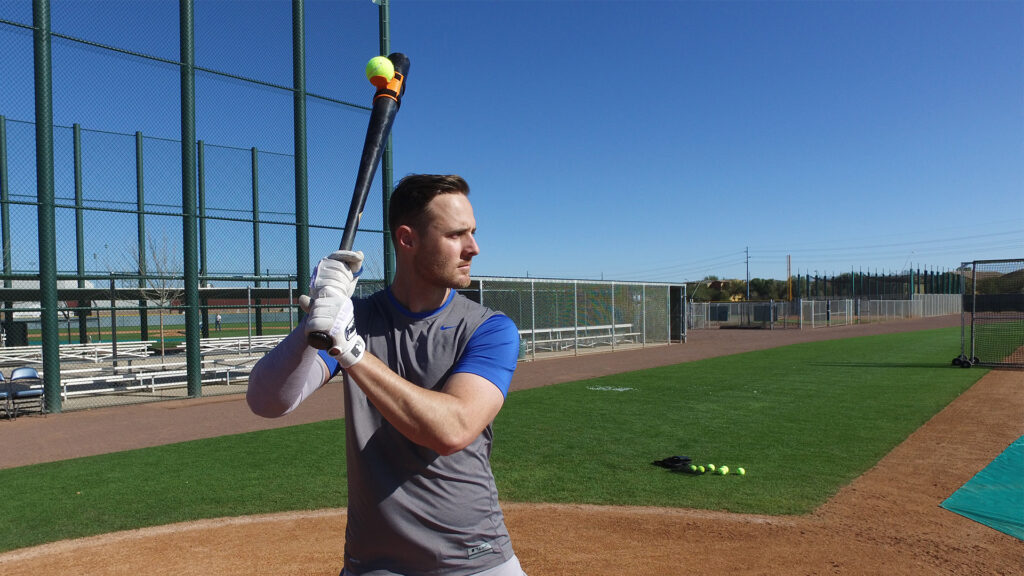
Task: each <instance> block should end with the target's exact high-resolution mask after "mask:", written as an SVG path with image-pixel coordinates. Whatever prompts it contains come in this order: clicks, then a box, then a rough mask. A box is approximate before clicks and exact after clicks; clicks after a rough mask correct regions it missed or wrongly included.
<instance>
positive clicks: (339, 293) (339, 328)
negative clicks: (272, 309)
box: [299, 250, 366, 368]
mask: <svg viewBox="0 0 1024 576" xmlns="http://www.w3.org/2000/svg"><path fill="white" fill-rule="evenodd" d="M362 264H363V253H362V252H351V251H348V250H339V251H337V252H334V253H333V254H331V255H330V256H328V257H326V258H324V259H322V260H320V263H319V264H317V267H316V270H315V271H314V272H313V278H312V279H310V282H309V293H310V296H312V298H310V297H309V296H305V295H303V296H299V306H300V307H301V308H302V309H303V311H305V312H306V313H307V314H308V315H309V316H308V317H307V318H306V334H307V335H309V334H310V333H311V332H322V333H325V334H327V335H329V336H330V337H331V338H332V339H333V344H332V346H331V347H330V348H329V349H328V350H327V353H328V354H330V355H331V356H332V357H334V358H335V359H336V360H338V363H339V364H341V367H342V368H348V367H349V366H352V365H353V364H355V363H356V362H359V360H361V359H362V357H363V352H364V351H365V349H366V346H365V344H364V343H363V339H362V338H361V337H360V336H359V334H357V333H356V326H355V318H354V317H353V313H352V299H351V296H352V293H353V292H355V287H356V282H357V279H358V277H359V274H360V273H361V272H362Z"/></svg>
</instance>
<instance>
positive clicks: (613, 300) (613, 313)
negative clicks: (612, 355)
mask: <svg viewBox="0 0 1024 576" xmlns="http://www.w3.org/2000/svg"><path fill="white" fill-rule="evenodd" d="M611 289H612V350H615V282H612V284H611ZM644 304H646V302H645V303H644Z"/></svg>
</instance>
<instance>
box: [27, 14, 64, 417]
mask: <svg viewBox="0 0 1024 576" xmlns="http://www.w3.org/2000/svg"><path fill="white" fill-rule="evenodd" d="M32 24H33V27H34V30H33V42H32V46H33V58H34V64H35V120H36V202H38V206H37V208H36V214H37V217H38V234H39V276H38V278H39V288H40V290H39V292H40V294H39V305H40V319H39V323H40V327H41V328H42V332H43V337H42V339H43V343H42V346H43V377H44V378H43V389H44V390H45V394H46V409H47V410H49V411H50V412H60V411H61V394H60V332H59V331H60V326H59V325H58V322H57V227H56V226H57V224H56V215H55V206H54V184H53V74H52V72H53V68H52V60H51V52H50V2H49V0H33V2H32Z"/></svg>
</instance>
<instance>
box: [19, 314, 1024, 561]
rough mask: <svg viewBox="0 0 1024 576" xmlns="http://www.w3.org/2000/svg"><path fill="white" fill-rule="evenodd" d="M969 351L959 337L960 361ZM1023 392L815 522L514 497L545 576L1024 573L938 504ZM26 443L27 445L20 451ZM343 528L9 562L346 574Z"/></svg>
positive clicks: (97, 443)
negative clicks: (540, 501)
mask: <svg viewBox="0 0 1024 576" xmlns="http://www.w3.org/2000/svg"><path fill="white" fill-rule="evenodd" d="M958 323H959V317H944V318H939V319H926V320H914V321H902V322H889V323H885V324H871V325H864V326H850V327H844V328H832V329H819V330H804V331H797V330H792V331H782V332H772V333H769V332H764V331H747V330H735V331H732V330H709V331H698V332H693V333H691V337H690V341H689V342H688V343H687V344H685V345H673V346H668V347H655V348H646V349H643V350H635V351H626V352H616V353H614V354H600V355H588V356H581V357H578V358H565V359H558V360H544V361H538V362H532V363H527V364H523V365H522V366H521V367H520V369H519V370H518V372H517V375H516V381H515V382H514V385H513V389H522V388H528V387H532V386H539V385H545V384H552V383H557V382H563V381H568V380H575V379H580V378H588V377H591V376H596V375H601V374H606V373H612V372H622V371H627V370H633V369H637V368H642V367H647V366H654V365H664V364H672V363H677V362H683V361H689V360H694V359H698V358H703V357H708V356H717V355H723V354H731V353H735V352H741V351H746V350H753V349H759V348H767V347H772V346H780V345H784V344H790V343H795V342H802V341H810V340H820V339H826V338H827V339H832V338H845V337H852V336H860V335H866V334H878V333H882V332H891V331H906V330H920V329H927V328H935V327H941V326H949V325H954V324H958ZM956 348H958V346H956V345H955V344H954V345H951V348H950V350H951V355H950V359H952V357H953V356H955V354H956V352H958V350H957V349H956ZM950 369H953V368H950ZM339 389H340V387H338V386H328V387H327V388H325V390H324V391H321V392H320V393H319V395H320V396H321V398H319V399H317V400H315V401H310V402H307V403H306V405H304V406H303V407H300V409H299V411H297V412H296V413H295V414H293V415H291V416H290V417H288V418H285V419H283V421H267V420H260V419H257V418H255V417H252V416H251V415H249V414H248V412H247V411H246V410H245V407H244V401H242V400H241V399H240V398H239V397H220V398H204V399H199V400H185V401H173V402H164V403H160V404H149V405H142V406H127V407H118V408H110V409H101V410H92V411H88V412H76V413H68V414H61V415H53V416H49V417H46V418H22V419H19V420H16V421H14V422H10V423H3V424H2V425H0V430H3V431H4V433H3V437H4V440H5V442H4V443H3V448H2V450H3V458H2V459H0V462H2V464H0V466H3V467H10V466H20V465H24V464H28V463H32V462H37V461H45V460H56V459H62V458H68V457H73V456H79V455H86V454H97V453H102V452H109V451H115V450H124V449H128V448H134V447H140V446H148V445H154V444H160V443H166V442H177V441H182V440H188V439H192V438H199V437H208V436H216V435H220V434H227V433H235V432H243V431H247V430H253V429H261V428H268V427H273V426H288V425H294V424H298V423H300V422H305V421H314V420H319V419H324V418H336V417H338V416H339V415H340V412H341V409H340V403H341V400H340V394H339V391H340V390H339ZM1022 392H1024V373H1022V372H1020V371H992V372H990V373H989V374H988V375H986V376H985V377H984V378H982V379H981V380H980V381H979V382H978V383H977V384H975V385H974V386H973V387H971V389H969V390H968V391H967V392H965V393H964V394H962V395H961V396H960V397H959V398H957V399H956V400H955V401H954V402H953V403H951V404H950V405H949V406H948V407H946V408H945V409H944V410H943V411H941V412H940V413H939V414H937V415H936V416H935V417H934V418H932V419H931V420H930V421H929V422H928V423H926V424H925V425H924V426H923V427H921V428H920V429H918V430H917V431H916V432H915V433H914V434H912V435H911V436H910V437H909V438H908V439H907V440H906V441H905V442H904V443H902V444H900V445H899V446H898V447H896V448H895V449H894V450H893V451H892V452H891V453H889V454H888V455H887V456H886V457H885V458H884V459H883V460H882V461H881V462H879V463H878V465H876V466H875V467H874V468H872V469H871V470H869V471H868V472H867V473H866V474H864V475H863V476H861V477H860V478H858V479H857V480H856V481H854V482H853V483H851V484H850V485H848V486H846V487H844V488H843V489H841V490H840V492H839V493H838V494H837V495H836V496H835V497H834V498H832V499H831V500H829V501H828V502H827V503H825V504H824V505H823V506H821V507H820V508H819V509H818V510H816V511H814V512H813V513H811V514H809V515H805V516H785V517H770V516H752V515H737V514H727V513H718V512H709V511H701V510H686V509H664V508H637V507H604V506H563V505H557V506H556V505H546V504H519V503H505V504H504V508H505V513H506V517H507V521H508V525H509V529H510V531H511V533H512V539H513V544H514V545H515V547H516V551H517V553H518V555H519V557H520V559H521V561H522V564H523V567H524V569H526V571H527V572H528V573H529V574H531V575H532V576H538V575H569V574H588V575H591V574H608V575H612V574H614V575H619V574H684V573H695V574H712V575H717V574H730V575H731V574H879V573H885V574H887V575H900V574H915V575H917V574H920V575H925V574H927V575H931V574H958V575H959V574H963V575H968V574H970V575H974V574H1024V542H1021V541H1020V540H1017V539H1015V538H1013V537H1011V536H1008V535H1006V534H1003V533H1001V532H998V531H996V530H992V529H990V528H988V527H985V526H983V525H981V524H978V523H975V522H973V521H971V520H968V519H966V518H964V517H962V516H959V515H957V514H954V513H952V512H949V511H946V510H944V509H942V508H940V507H939V504H940V503H941V502H942V501H943V500H944V499H945V498H947V497H948V496H949V495H950V494H952V493H953V492H954V491H955V490H956V489H958V488H959V487H960V486H961V485H962V484H963V483H964V482H966V481H968V480H969V479H970V478H971V477H972V476H973V475H974V474H975V473H977V472H978V471H979V470H980V469H981V468H983V467H984V466H985V465H987V464H988V463H989V462H990V461H991V460H992V459H993V458H995V457H996V456H997V455H999V453H1001V452H1002V451H1003V450H1004V449H1005V448H1006V447H1007V446H1008V445H1009V444H1010V443H1011V442H1013V441H1014V440H1016V439H1017V438H1018V437H1019V436H1021V435H1022V434H1024V393H1022ZM95 437H99V438H95ZM72 439H73V440H74V441H73V442H72V441H71V440H72ZM22 440H24V441H26V442H27V445H26V446H24V447H23V448H14V446H20V445H21V441H22ZM29 440H31V441H29ZM499 441H500V439H499ZM33 448H35V450H33ZM897 471H900V472H901V473H897ZM344 527H345V511H344V510H320V511H311V512H293V513H286V514H275V515H267V516H253V517H242V518H225V519H217V520H210V521H201V522H189V523H183V524H174V525H169V526H160V527H155V528H148V529H142V530H134V531H129V532H120V533H114V534H106V535H102V536H97V537H92V538H84V539H80V540H73V541H65V542H57V543H53V544H47V545H43V546H38V547H34V548H27V549H23V550H15V551H12V552H8V553H5V554H0V571H2V572H3V573H4V574H5V576H19V575H23V574H24V575H27V574H50V573H58V572H60V573H79V574H111V575H120V574H124V575H132V576H135V575H137V574H146V575H147V576H156V575H164V574H167V575H171V574H174V575H190V574H196V575H199V574H202V575H212V574H239V575H243V574H244V575H259V574H268V575H269V574H274V575H292V574H294V575H300V574H301V575H307V574H323V575H334V574H337V573H338V572H339V570H340V552H341V549H342V546H343V541H344Z"/></svg>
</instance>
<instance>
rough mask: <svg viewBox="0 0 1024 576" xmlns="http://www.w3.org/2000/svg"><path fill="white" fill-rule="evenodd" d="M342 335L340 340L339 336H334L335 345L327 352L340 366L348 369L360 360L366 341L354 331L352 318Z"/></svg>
mask: <svg viewBox="0 0 1024 576" xmlns="http://www.w3.org/2000/svg"><path fill="white" fill-rule="evenodd" d="M342 335H343V337H342V338H341V340H340V342H339V338H338V337H337V336H335V338H334V341H335V343H336V345H335V346H333V347H332V348H331V349H329V351H327V353H328V354H329V355H331V358H333V359H335V360H337V361H338V364H340V365H341V367H342V368H345V369H348V368H351V367H352V366H354V365H355V364H357V363H358V362H359V361H360V360H362V355H364V353H366V352H367V343H366V342H365V341H364V340H362V336H360V335H358V334H357V333H356V332H355V319H354V318H353V319H351V321H350V322H349V323H348V326H346V327H345V330H344V331H343V332H342Z"/></svg>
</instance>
